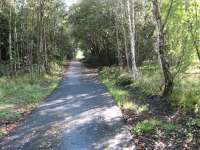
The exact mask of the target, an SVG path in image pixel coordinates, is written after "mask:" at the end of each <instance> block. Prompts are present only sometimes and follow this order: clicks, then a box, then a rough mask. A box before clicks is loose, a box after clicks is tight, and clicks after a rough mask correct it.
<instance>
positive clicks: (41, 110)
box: [0, 61, 134, 150]
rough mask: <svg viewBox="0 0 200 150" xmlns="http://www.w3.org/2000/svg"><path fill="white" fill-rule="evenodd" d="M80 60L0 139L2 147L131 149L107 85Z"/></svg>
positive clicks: (27, 149) (24, 149)
mask: <svg viewBox="0 0 200 150" xmlns="http://www.w3.org/2000/svg"><path fill="white" fill-rule="evenodd" d="M95 77H96V75H95V74H94V73H92V72H91V71H90V70H88V69H86V68H85V67H84V66H83V65H82V64H81V63H80V62H76V61H73V62H71V63H70V66H69V70H68V73H67V74H66V75H65V77H64V79H63V81H62V82H61V84H60V86H59V87H58V88H57V90H56V91H54V92H53V93H52V95H50V96H49V97H48V98H47V100H46V102H45V103H43V104H42V105H40V106H39V107H38V108H37V109H36V110H35V111H34V112H33V113H32V114H31V115H30V116H29V117H28V118H27V119H26V120H25V121H24V122H23V123H21V125H20V126H19V127H18V128H17V129H16V130H15V131H14V132H12V133H11V134H10V135H9V136H8V137H6V138H5V139H3V140H2V141H1V142H0V148H1V149H5V150H21V149H22V150H49V149H53V150H95V149H98V150H104V149H106V150H123V149H125V150H129V149H130V150H132V149H134V148H133V147H131V146H130V143H131V142H130V141H131V136H130V133H129V131H128V129H127V127H126V126H125V124H124V122H123V120H122V114H121V112H120V110H119V108H118V107H116V106H115V104H114V102H113V100H112V98H111V96H110V95H109V94H108V93H107V90H106V88H105V87H104V86H103V85H102V84H101V83H99V81H98V80H97V79H96V78H95Z"/></svg>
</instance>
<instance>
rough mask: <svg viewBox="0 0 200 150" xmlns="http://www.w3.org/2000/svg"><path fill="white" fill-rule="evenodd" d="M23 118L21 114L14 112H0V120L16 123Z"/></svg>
mask: <svg viewBox="0 0 200 150" xmlns="http://www.w3.org/2000/svg"><path fill="white" fill-rule="evenodd" d="M20 117H21V114H20V113H19V112H14V111H11V110H9V109H1V110H0V120H6V121H16V120H18V119H19V118H20Z"/></svg>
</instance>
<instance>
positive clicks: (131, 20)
mask: <svg viewBox="0 0 200 150" xmlns="http://www.w3.org/2000/svg"><path fill="white" fill-rule="evenodd" d="M127 9H128V11H127V14H128V24H129V33H130V43H131V62H132V73H133V79H134V80H136V79H138V77H139V71H138V68H137V66H136V53H135V10H134V1H133V2H132V3H131V2H130V0H127Z"/></svg>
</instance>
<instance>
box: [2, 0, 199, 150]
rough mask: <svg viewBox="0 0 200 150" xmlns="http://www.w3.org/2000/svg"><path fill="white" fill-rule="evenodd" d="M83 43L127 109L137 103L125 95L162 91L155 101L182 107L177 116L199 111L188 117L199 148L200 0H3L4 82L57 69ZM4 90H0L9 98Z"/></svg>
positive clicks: (82, 48) (144, 95)
mask: <svg viewBox="0 0 200 150" xmlns="http://www.w3.org/2000/svg"><path fill="white" fill-rule="evenodd" d="M77 51H82V52H83V53H84V56H85V58H84V60H83V61H84V62H85V63H87V64H90V65H91V64H92V65H95V66H98V67H99V68H100V69H99V70H100V71H99V72H100V76H101V78H102V80H103V82H104V83H105V84H106V85H107V87H108V89H111V90H110V91H111V93H112V92H113V93H112V94H113V95H114V97H115V98H116V99H117V103H118V105H119V106H121V107H122V109H130V107H133V105H134V106H136V105H135V104H134V103H133V102H128V103H127V102H126V103H124V102H122V101H123V100H122V99H124V97H131V96H130V95H132V96H133V95H134V96H136V97H137V98H138V97H139V99H144V103H145V99H146V98H147V97H148V98H149V97H150V98H152V99H154V98H155V97H156V99H159V100H158V102H157V101H156V102H154V103H158V104H157V105H159V106H160V105H162V104H160V103H163V105H164V108H166V107H167V109H168V107H170V108H169V109H171V108H173V109H174V110H175V111H177V112H178V113H175V114H177V116H176V115H175V118H176V117H177V118H178V117H180V116H181V117H180V118H184V117H183V116H184V115H185V116H187V115H188V112H189V114H190V117H191V116H192V117H191V118H192V119H191V118H189V119H188V116H187V117H186V118H187V119H185V120H190V119H191V120H192V122H193V125H194V126H195V129H193V128H192V129H191V128H189V127H188V128H187V129H188V130H187V133H191V134H192V136H194V137H193V139H192V142H191V143H192V144H193V146H194V147H192V146H191V145H192V144H191V143H189V144H191V145H190V146H191V147H192V148H197V147H195V146H197V145H198V142H199V135H198V134H196V130H198V132H197V133H199V127H200V118H199V114H200V1H199V0H82V1H80V2H79V3H77V4H75V5H73V6H72V7H70V8H69V9H66V8H65V5H64V2H63V1H61V0H1V1H0V78H2V79H4V81H2V83H5V82H7V81H8V80H10V79H11V80H12V79H17V78H19V77H20V76H23V75H24V74H25V75H26V76H28V77H26V78H28V81H29V80H30V81H31V83H32V82H33V80H34V79H35V77H39V76H41V75H45V74H49V75H51V73H52V72H53V70H54V69H55V64H59V65H60V64H61V63H62V62H63V60H70V59H72V58H74V56H75V53H76V52H77ZM105 66H107V67H105ZM0 84H1V82H0ZM13 85H15V84H13V83H12V86H13ZM113 87H117V88H119V90H120V91H119V93H124V88H125V89H126V90H125V93H126V92H127V88H128V91H129V94H128V96H127V94H125V95H123V94H119V95H117V92H116V91H115V90H116V89H115V88H113ZM8 88H9V86H8V87H7V89H8ZM2 89H3V90H4V91H6V90H7V89H6V88H4V87H2ZM114 89H115V90H114ZM130 89H131V90H130ZM0 90H1V86H0ZM121 90H122V91H121ZM130 91H131V92H130ZM15 92H16V90H15ZM135 92H136V93H135ZM5 93H6V92H5ZM5 95H6V94H1V92H0V98H2V100H3V99H4V100H5V97H6V96H5ZM158 97H159V98H158ZM125 99H126V98H125ZM124 107H127V108H124ZM135 108H136V109H138V110H139V109H140V108H139V106H137V107H135ZM161 109H162V108H161ZM4 111H5V110H4ZM163 111H164V110H163ZM160 112H162V110H160ZM0 117H1V115H0ZM183 122H184V121H183ZM184 123H185V122H184ZM185 124H186V123H185ZM150 125H151V123H150ZM170 127H171V126H170ZM185 128H186V127H185ZM133 130H134V131H136V132H137V131H138V130H136V129H135V128H134V129H133ZM180 132H182V130H181V131H180ZM194 132H195V133H194ZM187 136H188V135H187ZM187 136H183V137H187ZM173 140H174V139H173ZM187 144H188V143H187ZM178 148H180V147H178Z"/></svg>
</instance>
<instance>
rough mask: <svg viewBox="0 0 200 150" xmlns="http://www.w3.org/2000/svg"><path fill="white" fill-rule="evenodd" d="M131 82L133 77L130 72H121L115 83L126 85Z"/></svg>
mask: <svg viewBox="0 0 200 150" xmlns="http://www.w3.org/2000/svg"><path fill="white" fill-rule="evenodd" d="M132 83H133V78H132V77H131V76H130V74H122V75H120V76H119V77H118V79H117V82H116V84H117V85H119V86H127V85H130V84H132Z"/></svg>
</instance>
